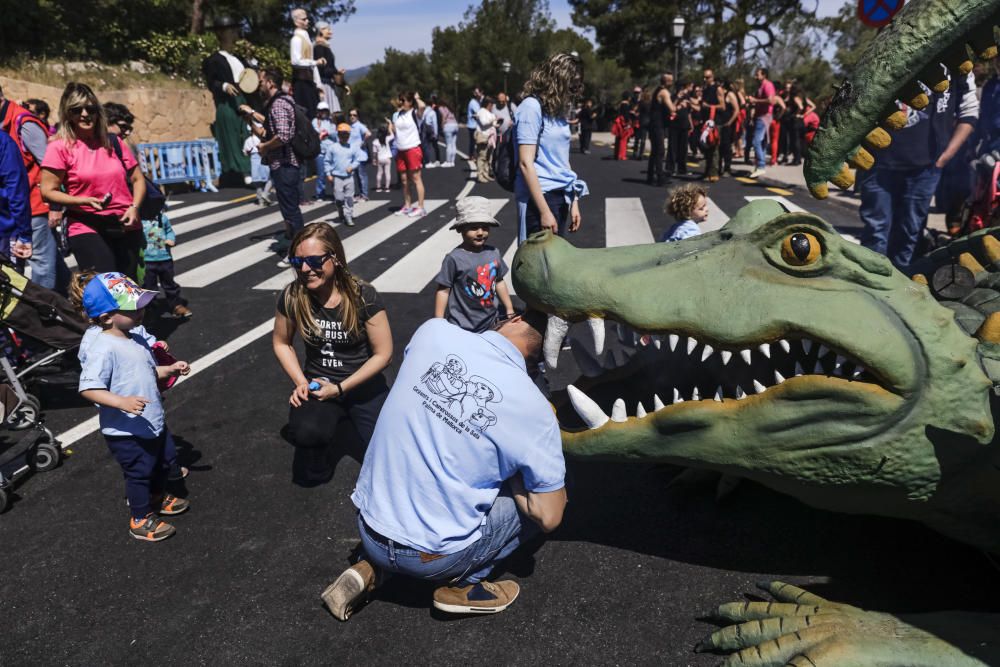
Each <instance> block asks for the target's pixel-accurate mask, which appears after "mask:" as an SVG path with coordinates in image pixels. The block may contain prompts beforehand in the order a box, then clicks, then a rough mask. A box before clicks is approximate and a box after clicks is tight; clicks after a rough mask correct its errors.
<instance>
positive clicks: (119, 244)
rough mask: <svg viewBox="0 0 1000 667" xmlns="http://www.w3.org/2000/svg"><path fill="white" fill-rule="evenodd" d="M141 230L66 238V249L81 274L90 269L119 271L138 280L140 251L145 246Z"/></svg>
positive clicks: (78, 235)
mask: <svg viewBox="0 0 1000 667" xmlns="http://www.w3.org/2000/svg"><path fill="white" fill-rule="evenodd" d="M145 245H146V237H145V236H143V234H142V230H135V231H130V232H125V233H124V234H107V233H106V232H102V231H98V232H97V233H96V234H77V235H76V236H71V237H69V247H70V250H72V251H73V257H75V258H76V264H77V266H78V267H79V270H80V271H85V270H87V269H90V270H92V271H96V272H98V273H107V272H109V271H120V272H121V273H124V274H125V275H126V276H128V277H129V278H131V279H132V280H138V278H136V276H138V275H139V251H140V250H141V249H142V248H143V247H145Z"/></svg>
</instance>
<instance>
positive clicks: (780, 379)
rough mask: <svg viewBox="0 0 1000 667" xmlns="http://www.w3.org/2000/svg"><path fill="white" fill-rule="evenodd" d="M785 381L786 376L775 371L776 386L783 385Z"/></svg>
mask: <svg viewBox="0 0 1000 667" xmlns="http://www.w3.org/2000/svg"><path fill="white" fill-rule="evenodd" d="M784 381H785V378H784V376H782V374H781V373H779V372H778V371H774V384H781V383H782V382H784Z"/></svg>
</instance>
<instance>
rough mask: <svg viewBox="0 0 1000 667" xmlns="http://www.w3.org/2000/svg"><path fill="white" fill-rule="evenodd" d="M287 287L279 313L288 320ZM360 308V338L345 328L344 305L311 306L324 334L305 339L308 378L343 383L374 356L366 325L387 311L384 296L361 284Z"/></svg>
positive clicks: (312, 301) (304, 366)
mask: <svg viewBox="0 0 1000 667" xmlns="http://www.w3.org/2000/svg"><path fill="white" fill-rule="evenodd" d="M287 291H288V288H287V287H286V288H285V289H284V291H282V293H281V296H279V297H278V304H277V307H278V312H279V313H281V314H282V315H284V316H285V317H288V313H287V312H286V311H285V294H286V293H287ZM361 302H362V303H361V308H360V310H359V312H358V325H359V327H360V330H359V332H358V334H357V335H352V334H351V332H349V331H348V330H347V327H345V326H344V322H343V319H342V318H343V314H342V304H341V305H338V306H337V307H336V308H323V307H321V306H320V305H319V304H317V303H316V302H315V300H314V299H312V297H311V295H310V305H311V306H312V315H313V317H314V318H315V319H316V323H317V324H318V325H319V329H320V331H321V332H322V333H321V334H320V336H319V337H318V338H313V337H310V338H308V339H306V340H305V347H306V362H305V364H303V366H302V370H303V372H304V373H305V374H306V378H308V379H309V380H312V379H313V378H316V377H325V378H329V379H330V380H332V381H334V382H343V381H344V380H345V379H347V378H348V377H349V376H350V375H352V374H353V373H354V372H355V371H357V370H358V369H359V368H361V366H362V365H363V364H364V363H365V362H366V361H368V359H369V357H371V353H372V349H371V343H370V341H369V340H368V332H367V330H366V329H365V323H367V322H368V320H370V319H371V318H372V317H374V316H375V315H377V314H378V313H380V312H382V311H383V310H385V306H384V305H383V304H382V297H380V296H379V294H378V292H377V291H375V288H374V287H372V286H371V285H368V284H362V285H361Z"/></svg>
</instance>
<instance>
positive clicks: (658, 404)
mask: <svg viewBox="0 0 1000 667" xmlns="http://www.w3.org/2000/svg"><path fill="white" fill-rule="evenodd" d="M674 391H677V390H676V389H674ZM664 407H666V406H664V405H663V401H661V400H660V397H659V396H657V395H656V394H653V412H659V411H660V410H662V409H663V408H664Z"/></svg>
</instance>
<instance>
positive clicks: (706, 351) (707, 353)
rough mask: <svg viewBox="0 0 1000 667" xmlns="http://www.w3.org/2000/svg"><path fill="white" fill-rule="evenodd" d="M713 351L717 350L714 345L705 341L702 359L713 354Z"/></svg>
mask: <svg viewBox="0 0 1000 667" xmlns="http://www.w3.org/2000/svg"><path fill="white" fill-rule="evenodd" d="M713 352H715V350H713V349H712V346H711V345H709V344H708V343H705V349H704V350H702V352H701V360H702V361H705V360H706V359H708V358H709V357H710V356H712V353H713Z"/></svg>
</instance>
